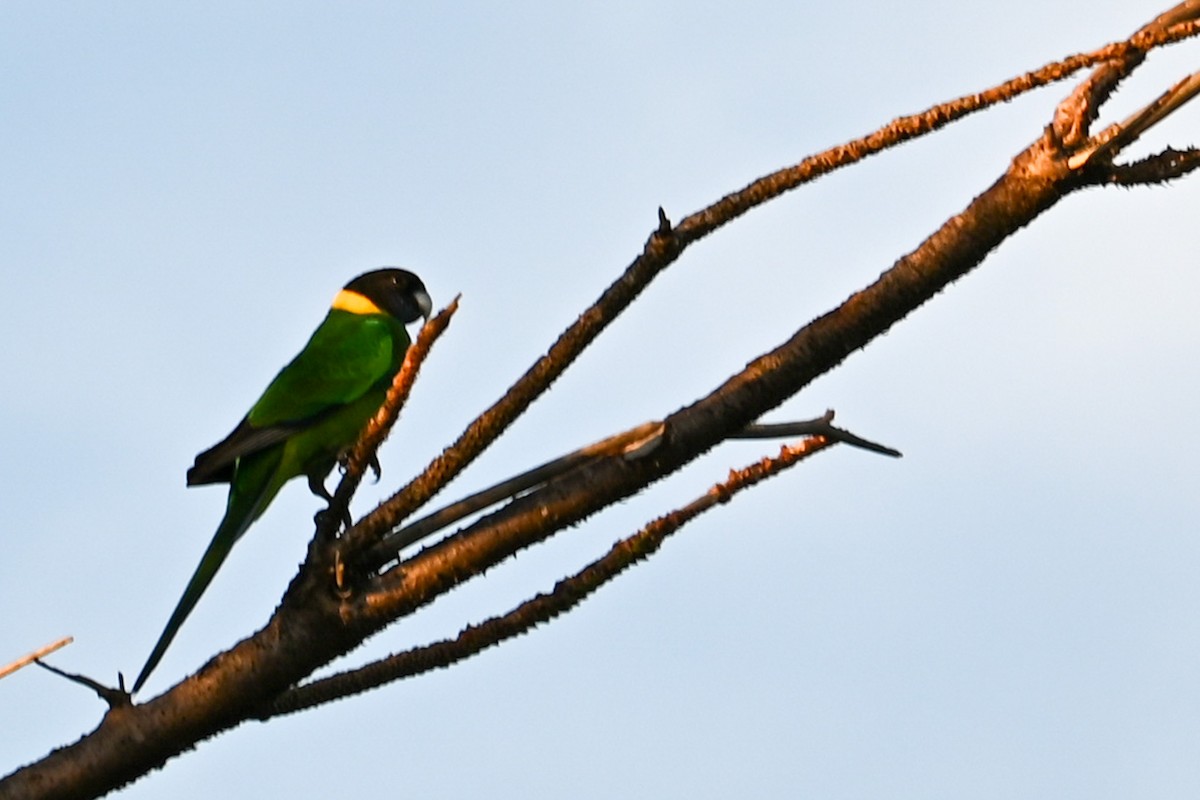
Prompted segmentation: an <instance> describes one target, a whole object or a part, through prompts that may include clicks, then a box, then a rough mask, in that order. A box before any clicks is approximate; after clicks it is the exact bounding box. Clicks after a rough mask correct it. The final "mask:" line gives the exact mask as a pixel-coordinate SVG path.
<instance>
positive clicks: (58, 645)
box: [0, 636, 75, 678]
mask: <svg viewBox="0 0 1200 800" xmlns="http://www.w3.org/2000/svg"><path fill="white" fill-rule="evenodd" d="M73 641H75V637H73V636H64V637H63V638H61V639H59V640H58V641H55V642H51V643H50V644H48V645H46V646H45V647H39V648H38V649H37V650H34V651H33V652H32V653H29V654H28V655H24V656H21V657H20V658H18V659H17V660H16V661H13V662H11V663H9V664H5V665H4V666H3V667H0V678H4V677H6V676H8V675H11V674H13V673H14V672H16V671H17V670H19V669H21V667H27V666H29V665H30V664H32V663H33V662H35V661H37V660H38V659H39V658H44V657H45V656H48V655H50V654H51V653H53V652H54V651H55V650H61V649H62V648H64V647H66V646H67V645H69V644H70V643H71V642H73Z"/></svg>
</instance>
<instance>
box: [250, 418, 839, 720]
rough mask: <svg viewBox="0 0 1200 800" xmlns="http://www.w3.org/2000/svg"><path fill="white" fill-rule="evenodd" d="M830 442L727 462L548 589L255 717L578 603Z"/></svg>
mask: <svg viewBox="0 0 1200 800" xmlns="http://www.w3.org/2000/svg"><path fill="white" fill-rule="evenodd" d="M834 443H835V442H834V441H833V440H830V439H827V438H825V437H823V436H815V437H812V438H809V439H805V440H803V441H801V442H799V443H798V444H796V445H791V446H789V445H784V446H783V447H782V448H781V449H780V451H779V455H778V456H775V457H774V458H769V457H767V458H763V459H762V460H760V461H757V462H755V463H753V464H750V465H748V466H746V467H744V468H743V469H740V470H730V472H729V477H728V478H727V479H726V480H725V481H723V482H721V483H718V484H716V485H714V486H713V487H712V488H710V489H709V490H708V491H707V492H706V493H705V494H703V495H701V496H700V497H698V498H696V499H695V500H693V501H692V502H691V503H688V504H687V505H686V506H683V507H682V508H678V509H676V510H674V511H672V512H670V513H668V514H666V515H664V516H662V517H659V518H658V519H656V520H654V521H653V522H650V523H649V524H647V525H646V526H645V527H644V528H642V529H641V530H639V531H638V532H637V533H635V534H633V535H631V536H629V537H627V538H625V539H622V540H621V541H619V542H617V543H616V544H615V545H613V546H612V548H611V549H610V550H609V551H608V553H607V554H605V555H604V556H602V557H601V558H599V559H597V560H596V561H593V562H592V563H591V564H589V565H587V566H586V567H584V568H583V569H582V570H580V571H579V572H577V573H575V574H574V575H572V576H570V577H567V578H563V579H562V580H560V581H559V582H558V583H556V584H555V586H554V589H553V591H551V592H550V593H548V594H539V595H537V596H536V597H533V598H531V599H529V600H526V601H525V602H524V603H522V604H521V605H519V606H517V607H516V608H514V609H513V610H512V611H509V612H508V613H507V614H504V615H503V616H499V617H492V618H491V619H488V620H485V621H484V622H482V623H480V624H478V625H473V626H469V627H467V628H466V629H464V630H463V631H462V633H460V634H459V635H458V636H457V637H456V638H455V639H448V640H443V641H440V642H434V643H431V644H428V645H424V646H422V647H416V648H413V649H411V650H407V651H405V652H403V653H397V654H395V655H391V656H388V657H386V658H383V659H380V660H379V661H376V662H373V663H371V664H367V665H366V666H363V667H359V668H357V669H354V670H349V671H346V672H342V673H338V674H336V675H331V676H329V677H327V678H322V679H321V680H317V681H313V682H312V683H309V684H306V685H304V686H300V687H297V688H295V689H292V690H289V691H287V692H284V693H283V694H281V695H279V696H278V697H276V698H275V699H274V700H273V701H272V702H271V704H270V706H269V707H268V708H267V709H266V710H264V711H263V712H262V714H261V715H260V716H259V719H263V720H265V719H270V718H271V717H276V716H280V715H282V714H290V713H293V712H296V711H301V710H303V709H306V708H311V707H313V706H316V705H321V704H323V703H328V702H330V701H332V700H337V699H340V698H343V697H347V696H350V695H354V694H358V693H361V692H364V691H367V690H368V689H373V688H375V687H377V686H381V685H383V684H385V683H390V682H392V681H395V680H398V679H400V678H406V677H411V676H413V675H417V674H420V673H423V672H428V671H430V670H432V669H436V668H439V667H447V666H449V665H451V664H453V663H455V662H457V661H461V660H463V659H465V658H469V657H470V656H473V655H475V654H477V653H479V652H480V651H482V650H484V649H486V648H488V647H491V646H493V645H496V644H499V643H500V642H502V641H504V640H506V639H510V638H513V637H515V636H518V635H520V634H523V633H525V632H527V631H529V630H530V629H532V628H534V627H535V626H537V625H539V624H541V623H543V622H547V621H549V620H551V619H553V618H554V617H556V616H558V615H560V614H563V613H564V612H566V611H569V610H570V609H572V608H574V607H575V606H577V605H579V603H581V602H583V600H584V599H586V598H587V597H589V596H590V595H592V594H593V593H595V592H596V591H597V590H598V589H599V588H600V587H601V586H603V585H605V584H606V583H608V582H609V581H611V580H612V579H613V578H615V577H616V576H617V575H619V574H620V573H621V572H623V571H625V570H626V569H628V568H629V567H631V566H633V565H634V564H636V563H638V562H639V561H642V560H644V559H646V558H649V557H650V556H651V555H653V554H654V553H655V552H656V551H657V550H658V549H659V547H660V546H661V545H662V543H663V541H664V540H665V539H666V538H667V537H668V536H670V535H671V534H672V533H674V532H675V531H677V530H679V529H680V528H682V527H683V526H684V525H685V524H687V523H688V522H690V521H692V520H693V519H695V518H696V517H698V516H699V515H700V514H702V513H704V512H705V511H708V510H709V509H711V508H713V507H714V506H716V505H718V504H721V503H727V502H729V500H730V499H732V497H733V496H734V495H735V494H737V493H738V492H741V491H742V490H744V489H748V488H750V487H751V486H754V485H755V484H757V483H760V482H761V481H763V480H766V479H767V478H770V477H772V476H774V475H778V474H779V473H780V472H782V471H783V470H785V469H787V468H788V467H791V466H793V465H794V464H796V463H798V462H799V461H801V460H802V459H804V458H806V457H808V456H810V455H813V454H814V453H817V452H820V451H821V450H824V449H825V448H827V447H830V446H832V445H833V444H834Z"/></svg>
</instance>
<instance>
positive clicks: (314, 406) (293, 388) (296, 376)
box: [187, 311, 408, 486]
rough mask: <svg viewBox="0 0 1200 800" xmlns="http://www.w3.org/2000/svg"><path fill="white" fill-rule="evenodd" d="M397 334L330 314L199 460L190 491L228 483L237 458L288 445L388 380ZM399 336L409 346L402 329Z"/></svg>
mask: <svg viewBox="0 0 1200 800" xmlns="http://www.w3.org/2000/svg"><path fill="white" fill-rule="evenodd" d="M394 335H396V334H395V333H394V331H393V327H392V326H391V325H390V324H389V323H388V322H387V321H385V320H384V319H382V318H378V317H367V316H360V315H358V314H348V313H345V312H339V311H334V312H331V313H330V314H329V316H327V317H326V318H325V321H324V322H322V323H321V325H320V326H319V327H318V328H317V330H316V331H315V332H314V333H313V335H312V338H311V339H309V340H308V344H307V345H305V347H304V349H303V350H301V351H300V354H299V355H297V356H296V357H295V358H294V359H292V361H291V363H289V364H288V365H287V366H285V367H284V368H283V369H282V370H280V372H279V374H278V375H276V376H275V379H274V380H272V381H271V384H270V385H269V386H267V388H266V391H264V392H263V395H262V397H260V398H259V399H258V402H256V403H255V404H254V407H253V408H251V409H250V413H248V414H247V415H246V417H245V418H244V419H243V420H242V421H241V422H240V423H239V424H238V426H237V427H236V428H234V429H233V432H232V433H230V434H229V435H228V436H226V437H225V438H224V439H223V440H221V441H220V442H219V443H218V444H216V445H214V446H213V447H210V448H209V449H208V450H205V451H204V452H203V453H201V454H200V455H198V456H196V463H195V464H193V465H192V468H191V469H189V470H188V474H187V482H188V486H197V485H200V484H206V483H228V482H229V481H231V480H232V479H233V467H234V464H235V463H236V462H237V460H238V459H239V458H241V457H243V456H248V455H250V454H251V453H257V452H259V451H261V450H265V449H266V448H268V447H271V446H272V445H275V444H278V443H279V442H282V441H284V440H286V439H287V438H288V437H289V436H291V435H292V434H294V433H296V432H297V431H300V430H303V429H305V428H307V427H309V426H311V425H313V424H314V423H315V422H317V421H319V420H321V419H323V418H324V417H325V415H327V414H329V413H332V412H334V411H337V409H339V408H341V407H342V406H343V405H345V404H347V403H352V402H353V401H355V400H357V399H358V398H359V397H361V396H362V395H363V394H364V393H365V392H367V390H369V389H370V388H371V387H372V386H373V385H375V384H376V383H378V382H379V381H380V380H384V379H386V378H388V377H389V376H390V374H391V372H392V371H394V367H393V336H394ZM398 335H399V336H400V337H403V338H402V341H401V343H402V346H403V347H407V345H408V337H407V335H406V334H405V333H404V329H403V328H400V329H399V334H398ZM400 352H401V353H403V349H402V350H401V351H400Z"/></svg>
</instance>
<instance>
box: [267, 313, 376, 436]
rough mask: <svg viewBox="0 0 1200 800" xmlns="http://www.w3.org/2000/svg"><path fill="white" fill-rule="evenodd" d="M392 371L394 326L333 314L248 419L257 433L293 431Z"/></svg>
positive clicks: (343, 402) (270, 387)
mask: <svg viewBox="0 0 1200 800" xmlns="http://www.w3.org/2000/svg"><path fill="white" fill-rule="evenodd" d="M391 369H392V326H390V325H389V324H388V322H387V320H385V319H382V318H380V317H370V316H363V315H360V314H348V313H346V312H343V311H331V312H329V316H327V317H326V318H325V321H324V322H322V323H321V325H320V327H318V328H317V330H316V331H315V332H313V335H312V338H311V339H309V340H308V344H306V345H305V346H304V349H303V350H301V351H300V354H299V355H298V356H296V357H295V358H294V359H292V361H291V363H290V364H288V365H287V366H286V367H284V368H283V369H282V370H280V372H279V374H278V375H276V376H275V380H273V381H271V385H270V386H268V387H267V390H266V391H265V392H263V395H262V397H260V398H259V399H258V402H257V403H255V404H254V407H253V408H251V409H250V413H249V414H247V415H246V421H247V422H249V423H250V425H251V426H253V427H255V428H269V427H271V426H273V425H280V424H283V425H294V424H295V423H298V422H299V423H303V422H306V421H309V420H312V419H314V418H316V417H317V416H318V415H319V414H321V413H322V412H324V411H327V410H329V409H330V408H333V407H336V406H343V405H346V404H347V403H352V402H354V401H355V400H357V399H358V398H360V397H362V396H363V395H364V394H365V393H366V392H367V390H368V389H370V388H371V387H372V386H374V385H375V384H376V383H378V382H379V381H380V380H381V379H383V378H385V377H387V375H388V373H389V372H390V371H391Z"/></svg>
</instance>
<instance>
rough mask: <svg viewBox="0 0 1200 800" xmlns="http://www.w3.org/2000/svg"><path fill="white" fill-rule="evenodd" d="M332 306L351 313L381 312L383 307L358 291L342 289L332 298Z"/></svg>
mask: <svg viewBox="0 0 1200 800" xmlns="http://www.w3.org/2000/svg"><path fill="white" fill-rule="evenodd" d="M333 307H334V308H336V309H337V310H338V311H349V312H350V313H351V314H382V313H383V309H381V308H380V307H379V306H377V305H375V304H374V303H372V302H371V301H370V300H368V299H367V298H366V296H365V295H361V294H359V293H358V292H352V291H350V290H349V289H342V290H341V291H340V292H338V293H337V297H335V298H333Z"/></svg>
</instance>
